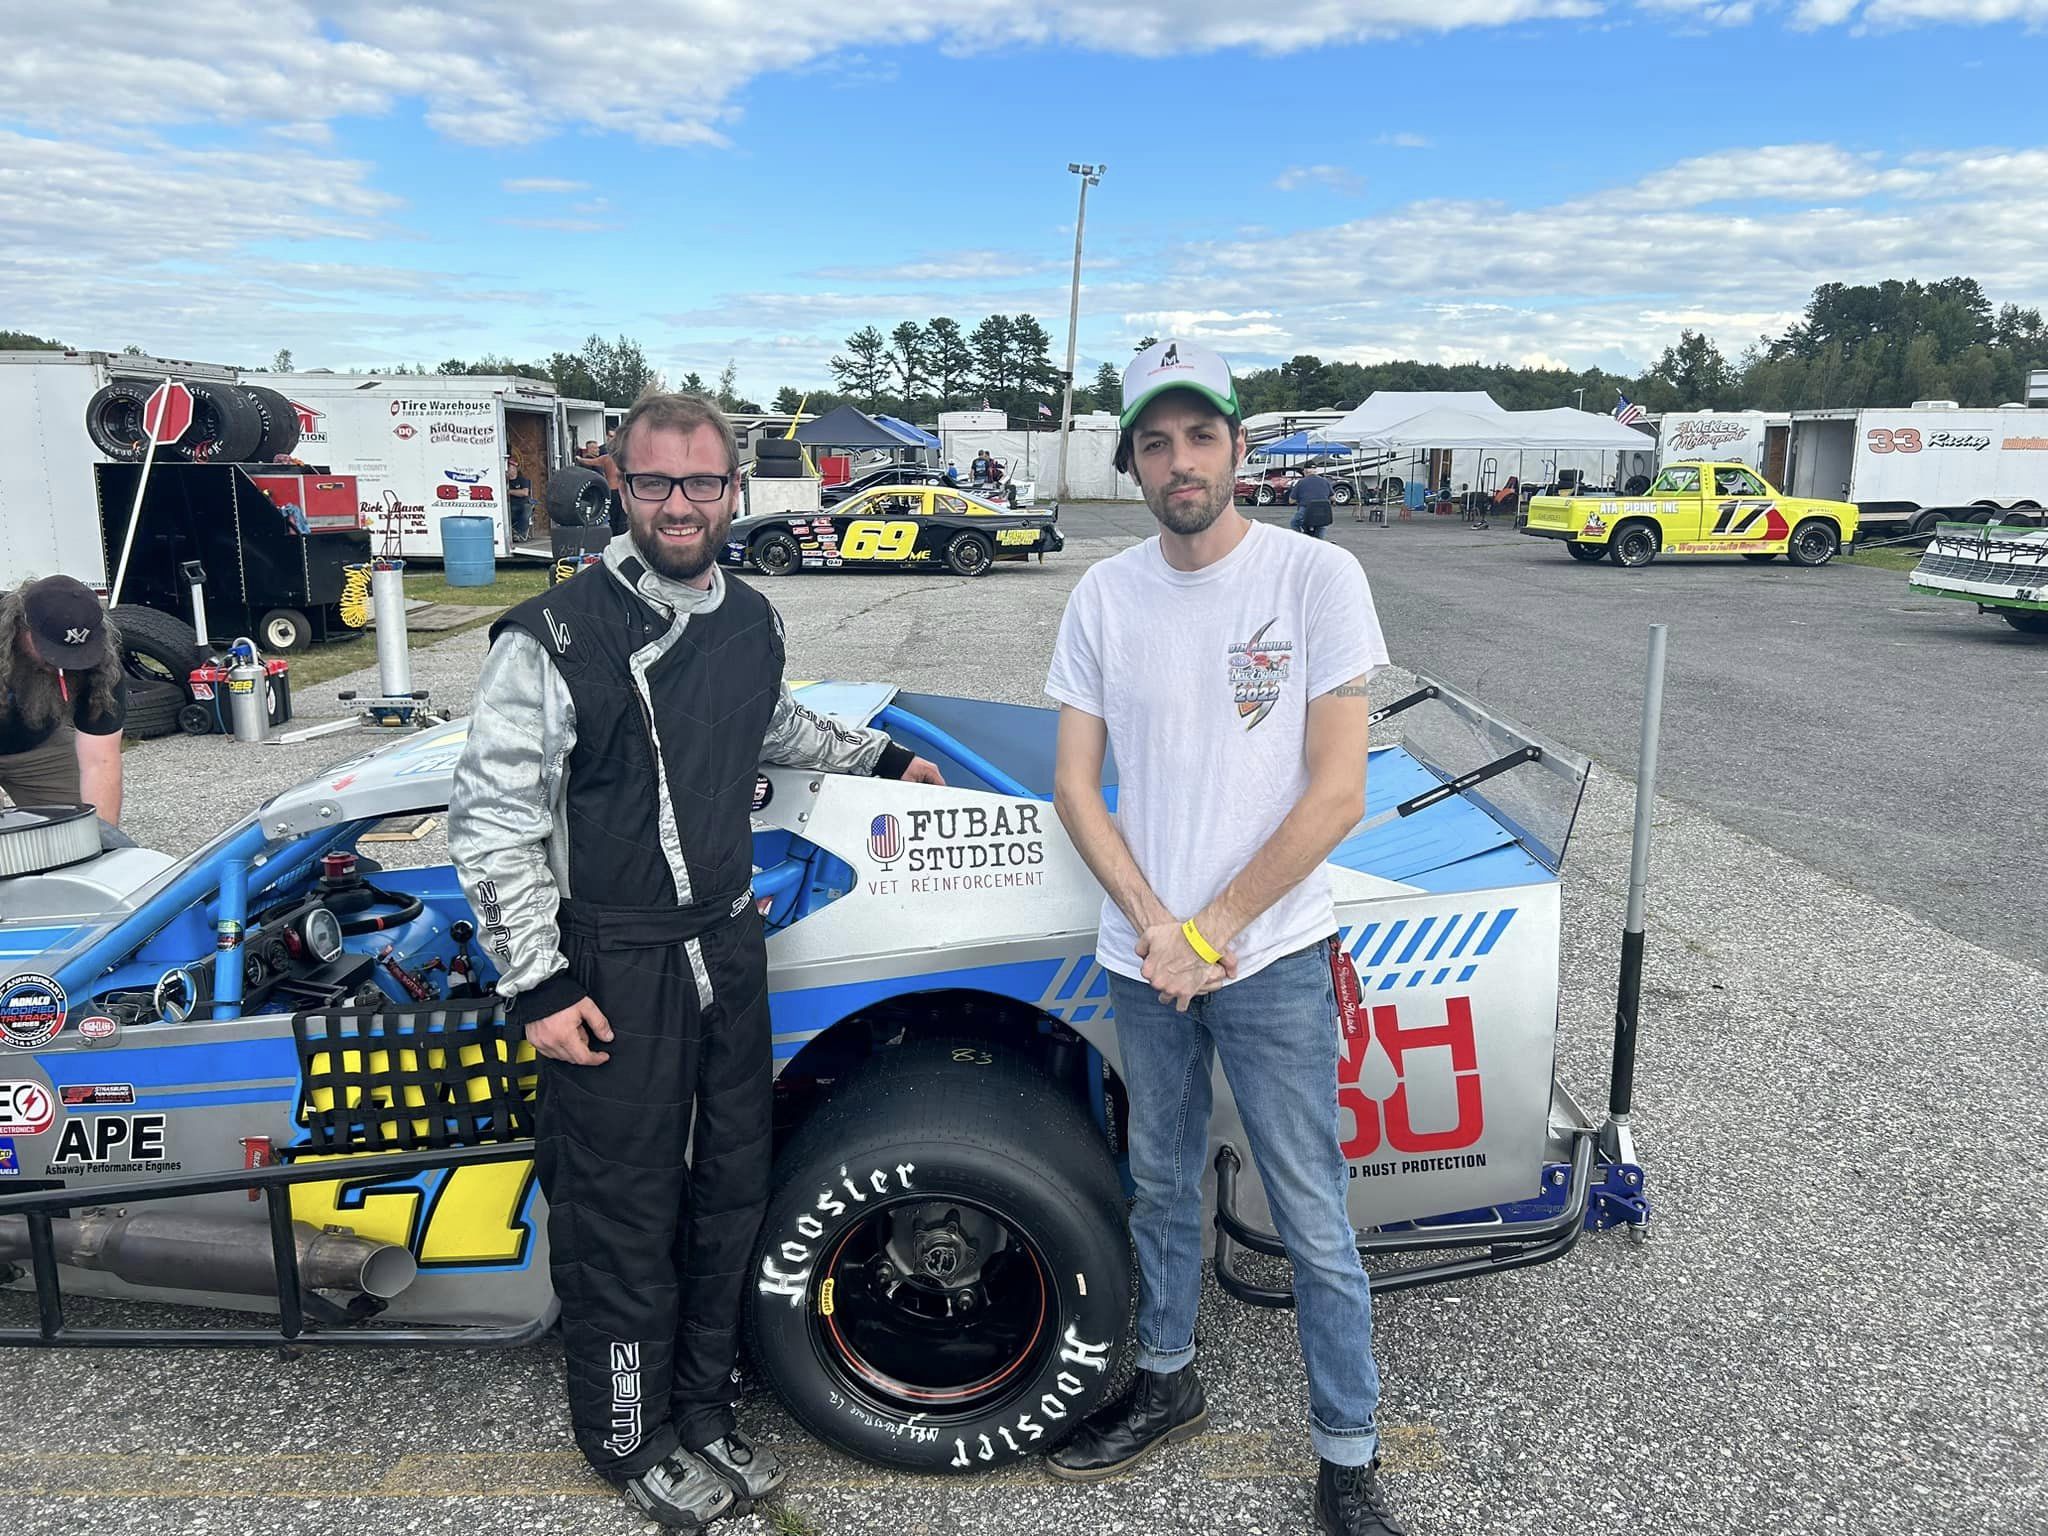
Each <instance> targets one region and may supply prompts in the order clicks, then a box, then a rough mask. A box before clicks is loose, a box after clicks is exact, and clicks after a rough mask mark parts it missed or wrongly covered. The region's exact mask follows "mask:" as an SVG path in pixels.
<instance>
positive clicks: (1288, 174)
mask: <svg viewBox="0 0 2048 1536" xmlns="http://www.w3.org/2000/svg"><path fill="white" fill-rule="evenodd" d="M1273 185H1274V186H1275V187H1277V188H1278V189H1279V190H1280V191H1282V192H1296V191H1299V190H1300V189H1301V188H1303V187H1308V186H1319V187H1328V188H1330V190H1331V191H1333V192H1343V193H1346V194H1347V195H1354V196H1355V195H1356V194H1357V193H1359V192H1362V191H1364V190H1365V180H1364V178H1363V177H1361V176H1359V175H1358V174H1357V173H1356V172H1353V171H1347V170H1346V169H1344V167H1343V166H1341V165H1290V166H1289V167H1288V168H1287V169H1286V170H1284V171H1282V172H1281V173H1280V174H1279V175H1278V176H1276V177H1275V178H1274V179H1273Z"/></svg>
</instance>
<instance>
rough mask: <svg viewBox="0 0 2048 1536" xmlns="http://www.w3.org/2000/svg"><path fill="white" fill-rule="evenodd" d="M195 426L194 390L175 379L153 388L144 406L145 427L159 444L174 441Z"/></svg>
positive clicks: (143, 426) (143, 423)
mask: <svg viewBox="0 0 2048 1536" xmlns="http://www.w3.org/2000/svg"><path fill="white" fill-rule="evenodd" d="M191 425H192V391H191V390H189V389H187V388H186V387H185V386H184V385H182V384H180V383H177V382H176V381H175V380H172V379H165V380H164V381H163V383H161V384H159V385H157V387H156V388H155V389H154V390H153V391H151V393H150V397H149V400H148V403H147V404H145V405H144V406H143V407H142V430H143V431H145V432H147V433H148V434H149V435H150V438H151V439H152V440H153V441H155V442H158V443H175V442H176V441H177V440H178V439H179V438H181V437H183V436H184V435H185V431H186V429H187V428H188V427H190V426H191Z"/></svg>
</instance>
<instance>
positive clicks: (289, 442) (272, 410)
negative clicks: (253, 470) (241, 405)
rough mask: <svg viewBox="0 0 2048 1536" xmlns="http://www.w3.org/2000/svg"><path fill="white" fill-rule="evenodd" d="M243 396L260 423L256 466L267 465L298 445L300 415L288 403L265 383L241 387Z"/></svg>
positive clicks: (287, 453)
mask: <svg viewBox="0 0 2048 1536" xmlns="http://www.w3.org/2000/svg"><path fill="white" fill-rule="evenodd" d="M242 393H243V394H245V395H247V396H248V397H249V403H250V404H251V405H253V406H255V407H256V414H257V415H258V416H259V417H261V418H262V420H263V436H262V439H261V440H260V441H259V442H258V443H257V444H256V453H255V457H256V459H257V461H258V462H259V463H264V464H268V463H270V462H271V461H272V460H273V459H275V458H276V457H277V456H278V455H279V454H286V455H289V454H290V453H291V451H292V450H293V449H294V448H297V447H298V446H299V413H298V412H297V411H295V410H293V409H292V403H291V401H289V400H287V399H285V397H284V396H283V395H281V394H279V393H278V392H277V391H276V390H274V389H272V388H270V387H269V386H268V385H267V384H244V385H243V386H242Z"/></svg>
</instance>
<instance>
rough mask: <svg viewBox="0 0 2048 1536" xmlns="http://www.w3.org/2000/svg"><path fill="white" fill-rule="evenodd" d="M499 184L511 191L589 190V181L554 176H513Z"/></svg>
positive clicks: (555, 191) (565, 191) (558, 191)
mask: <svg viewBox="0 0 2048 1536" xmlns="http://www.w3.org/2000/svg"><path fill="white" fill-rule="evenodd" d="M499 185H500V186H502V187H503V188H504V189H505V190H506V191H507V192H513V193H527V192H550V193H562V194H565V195H566V194H567V193H570V192H588V191H589V190H590V183H589V182H587V181H563V180H562V179H561V178H559V177H556V176H513V177H511V178H509V179H507V180H505V181H502V182H500V183H499Z"/></svg>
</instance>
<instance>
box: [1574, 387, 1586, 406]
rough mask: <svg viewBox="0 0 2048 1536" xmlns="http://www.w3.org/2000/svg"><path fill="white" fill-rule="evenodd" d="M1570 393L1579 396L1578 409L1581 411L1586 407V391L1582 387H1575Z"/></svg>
mask: <svg viewBox="0 0 2048 1536" xmlns="http://www.w3.org/2000/svg"><path fill="white" fill-rule="evenodd" d="M1572 393H1573V394H1575V395H1577V396H1578V397H1579V409H1580V410H1582V411H1583V410H1584V409H1585V408H1586V392H1585V391H1584V390H1583V389H1575V390H1573V391H1572Z"/></svg>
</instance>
